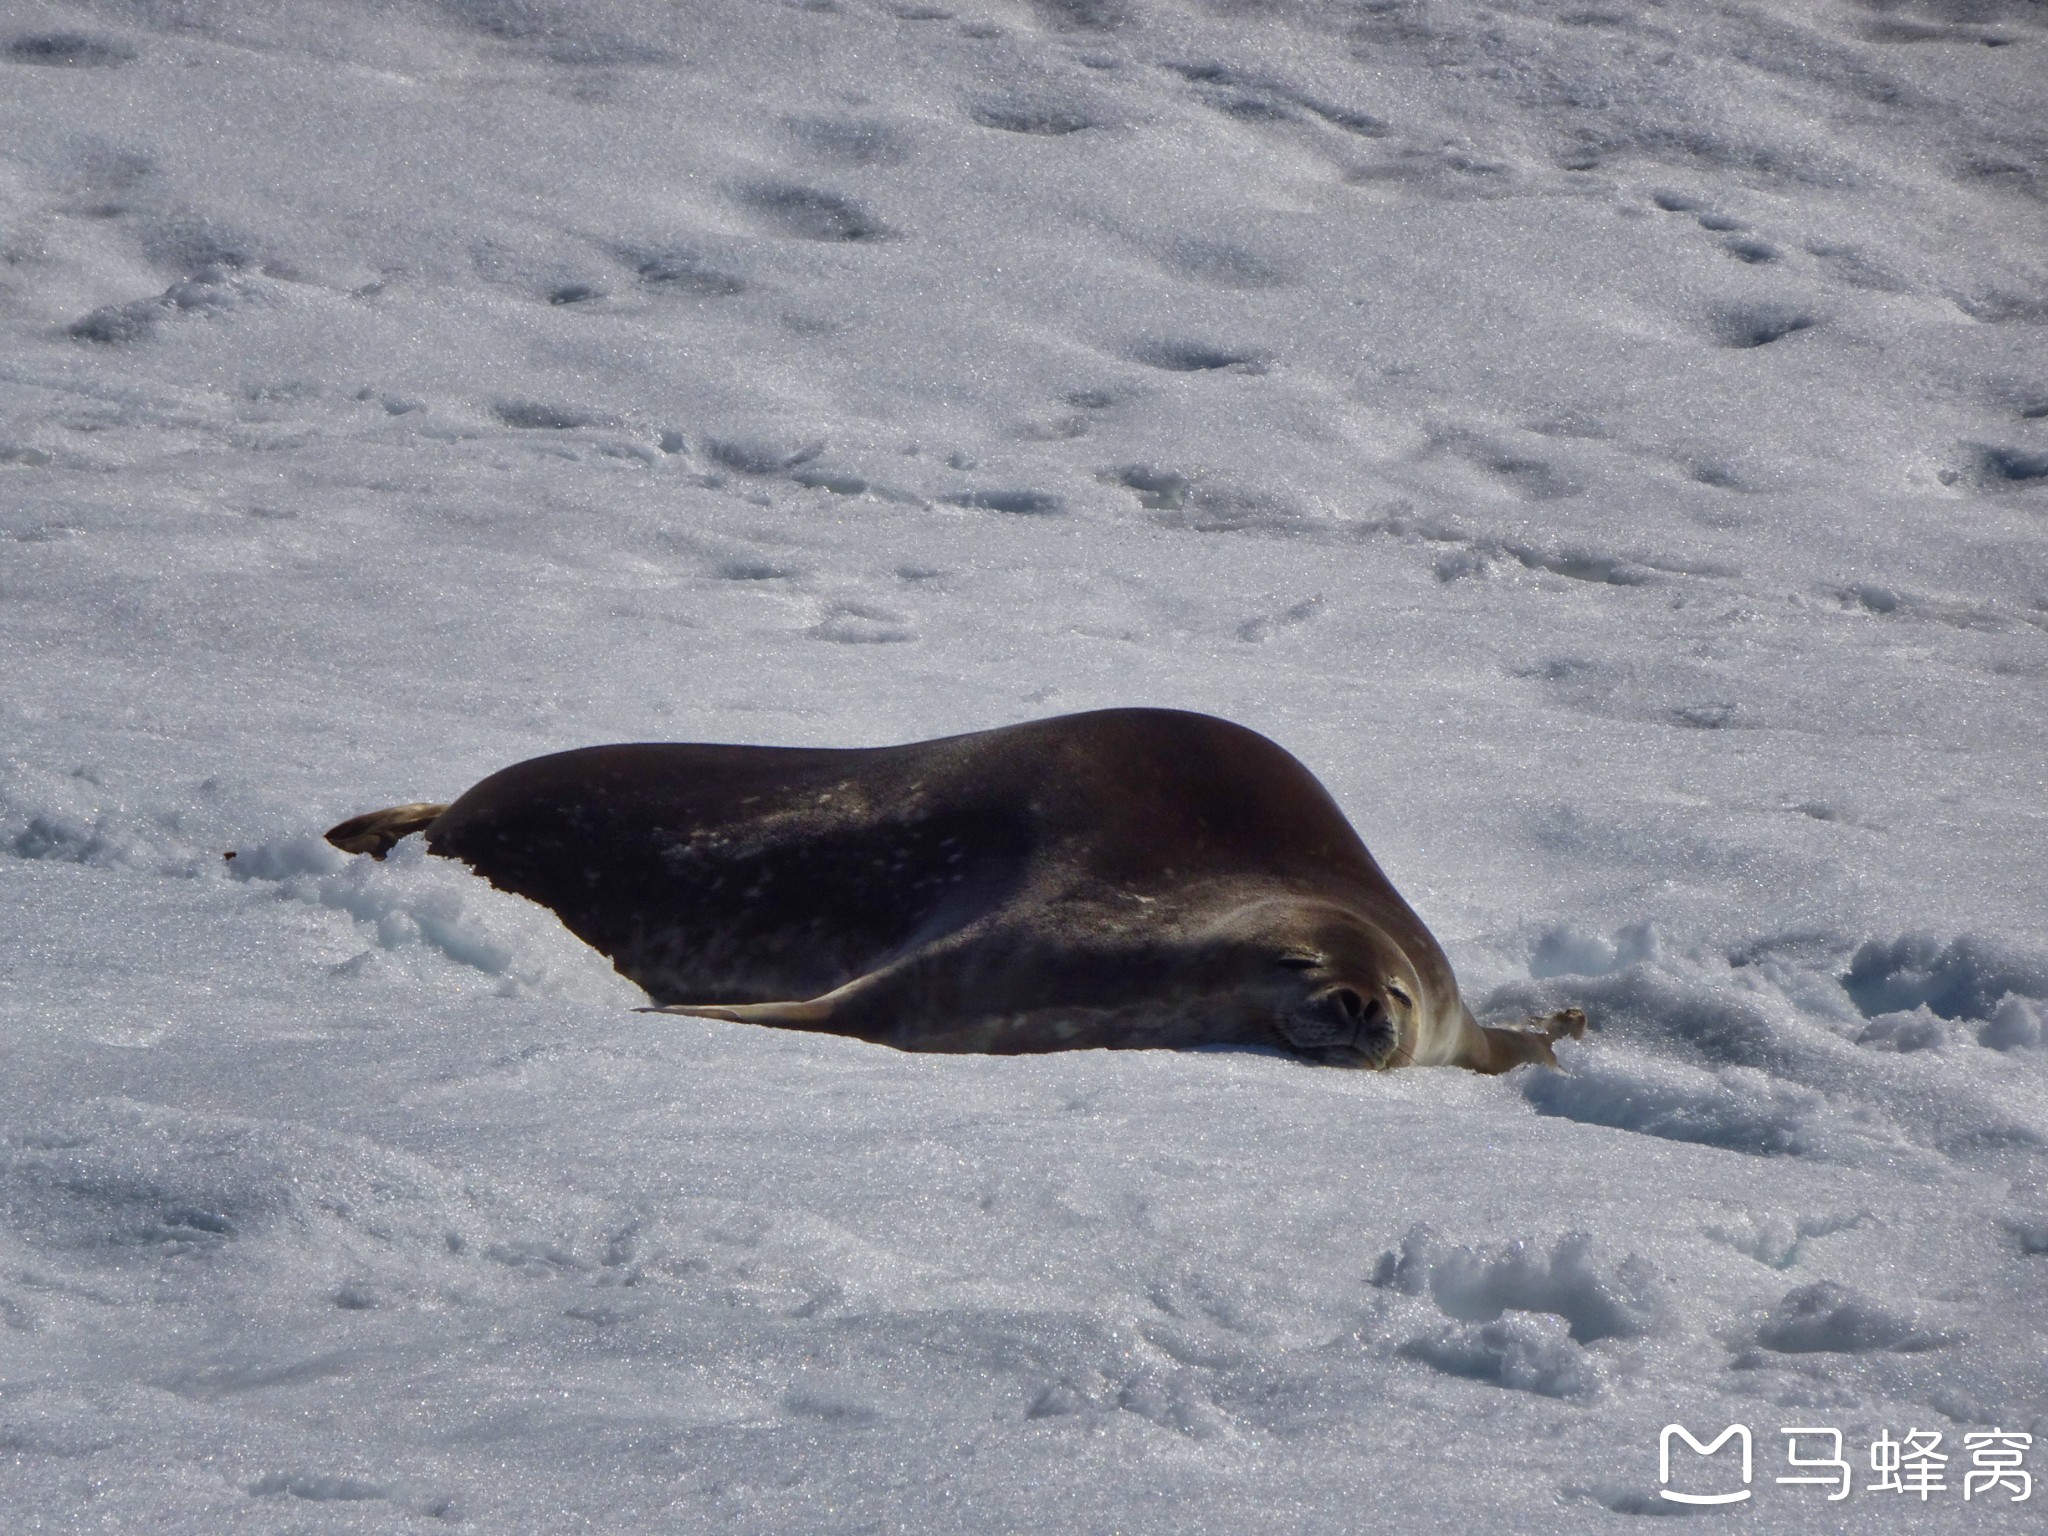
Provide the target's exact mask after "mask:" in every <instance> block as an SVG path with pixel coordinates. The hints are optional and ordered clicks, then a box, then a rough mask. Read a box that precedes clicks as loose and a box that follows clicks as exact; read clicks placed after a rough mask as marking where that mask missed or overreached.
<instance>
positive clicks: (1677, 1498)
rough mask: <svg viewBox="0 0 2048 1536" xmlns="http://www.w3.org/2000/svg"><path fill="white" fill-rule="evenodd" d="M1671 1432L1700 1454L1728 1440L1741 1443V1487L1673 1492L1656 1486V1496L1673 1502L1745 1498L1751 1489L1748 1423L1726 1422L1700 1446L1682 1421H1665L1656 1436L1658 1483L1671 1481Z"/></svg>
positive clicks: (1735, 1501) (1723, 1501) (1708, 1453)
mask: <svg viewBox="0 0 2048 1536" xmlns="http://www.w3.org/2000/svg"><path fill="white" fill-rule="evenodd" d="M1674 1435H1675V1436H1677V1437H1678V1438H1679V1439H1680V1440H1683V1441H1684V1442H1685V1443H1686V1444H1687V1445H1689V1446H1691V1447H1692V1448H1693V1449H1694V1450H1695V1451H1697V1452H1698V1453H1699V1454H1700V1455H1702V1456H1711V1455H1713V1454H1714V1452H1716V1451H1718V1450H1719V1449H1721V1447H1722V1446H1724V1445H1726V1444H1727V1443H1728V1442H1729V1441H1730V1440H1734V1441H1738V1442H1739V1443H1740V1444H1741V1446H1742V1486H1741V1487H1740V1488H1739V1489H1737V1490H1736V1491H1735V1492H1734V1493H1674V1492H1673V1491H1672V1490H1671V1489H1670V1488H1659V1489H1658V1490H1657V1497H1658V1498H1660V1499H1669V1500H1670V1501H1671V1502H1672V1503H1674V1504H1740V1503H1741V1502H1742V1501H1743V1500H1744V1499H1746V1498H1748V1497H1749V1495H1750V1493H1751V1489H1750V1486H1749V1473H1750V1454H1749V1426H1748V1425H1746V1424H1730V1425H1729V1426H1728V1427H1727V1428H1726V1429H1724V1430H1722V1431H1721V1433H1720V1434H1718V1435H1716V1436H1715V1437H1714V1438H1713V1439H1712V1440H1710V1441H1708V1442H1707V1443H1706V1444H1705V1445H1701V1444H1700V1443H1699V1441H1697V1440H1695V1439H1693V1437H1692V1431H1691V1430H1689V1429H1687V1428H1686V1427H1685V1426H1684V1425H1683V1424H1666V1425H1665V1426H1664V1432H1663V1433H1662V1434H1661V1435H1659V1436H1658V1437H1657V1481H1658V1482H1660V1483H1669V1482H1670V1481H1671V1439H1672V1437H1673V1436H1674Z"/></svg>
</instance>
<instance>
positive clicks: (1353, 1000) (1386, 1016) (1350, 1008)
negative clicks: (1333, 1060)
mask: <svg viewBox="0 0 2048 1536" xmlns="http://www.w3.org/2000/svg"><path fill="white" fill-rule="evenodd" d="M1331 1002H1332V1003H1333V1004H1334V1005H1335V1007H1336V1008H1337V1010H1338V1012H1339V1013H1341V1014H1342V1015H1343V1016H1344V1018H1345V1019H1347V1020H1348V1021H1349V1022H1350V1025H1351V1037H1350V1039H1349V1040H1348V1041H1347V1042H1346V1043H1347V1044H1348V1045H1349V1046H1350V1047H1351V1049H1353V1050H1354V1051H1356V1052H1358V1054H1359V1055H1361V1056H1363V1057H1364V1058H1365V1059H1366V1061H1367V1062H1368V1063H1370V1064H1371V1065H1373V1066H1375V1067H1384V1066H1387V1065H1389V1064H1390V1063H1391V1062H1392V1060H1393V1057H1394V1054H1395V1052H1396V1050H1397V1049H1398V1048H1399V1046H1400V1044H1401V1031H1400V1027H1399V1026H1398V1025H1397V1024H1395V1022H1394V1017H1393V1015H1392V1014H1390V1013H1389V1012H1388V1011H1387V1005H1386V1004H1385V1003H1384V1002H1382V1001H1381V1000H1380V999H1379V998H1377V997H1368V996H1365V995H1364V994H1362V993H1359V992H1356V991H1353V990H1352V989H1351V988H1350V987H1337V988H1335V989H1333V991H1332V993H1331Z"/></svg>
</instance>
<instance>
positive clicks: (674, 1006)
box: [639, 992, 839, 1034]
mask: <svg viewBox="0 0 2048 1536" xmlns="http://www.w3.org/2000/svg"><path fill="white" fill-rule="evenodd" d="M831 996H832V994H831V993H829V992H828V993H826V994H825V996H824V997H814V998H812V999H811V1000H810V1001H809V1002H805V1003H670V1004H668V1005H667V1006H666V1007H662V1008H642V1009H641V1010H639V1011H640V1012H642V1013H683V1014H688V1015H689V1016H690V1017H691V1018H693V1019H723V1020H725V1022H726V1023H728V1024H768V1025H772V1026H773V1027H775V1028H776V1029H814V1030H824V1031H826V1032H827V1033H835V1034H836V1033H839V1031H837V1030H835V1029H834V1028H833V1024H832V1003H831V1001H830V999H831Z"/></svg>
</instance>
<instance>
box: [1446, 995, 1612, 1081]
mask: <svg viewBox="0 0 2048 1536" xmlns="http://www.w3.org/2000/svg"><path fill="white" fill-rule="evenodd" d="M1479 1032H1480V1034H1481V1035H1483V1036H1485V1045H1484V1048H1483V1049H1484V1056H1483V1058H1482V1059H1480V1060H1476V1061H1475V1060H1469V1059H1468V1060H1461V1061H1460V1062H1459V1065H1460V1066H1466V1067H1470V1068H1472V1070H1473V1071H1475V1072H1485V1073H1489V1074H1492V1073H1499V1072H1506V1071H1508V1070H1510V1069H1511V1068H1514V1067H1519V1066H1521V1065H1523V1064H1524V1063H1525V1062H1531V1061H1533V1062H1537V1063H1539V1064H1541V1065H1543V1066H1546V1067H1554V1066H1556V1065H1557V1053H1556V1052H1555V1051H1553V1050H1552V1049H1551V1048H1550V1044H1551V1042H1552V1041H1553V1040H1563V1039H1565V1038H1567V1037H1569V1038H1571V1039H1573V1040H1579V1039H1583V1038H1584V1037H1585V1033H1586V1010H1585V1009H1583V1008H1560V1009H1558V1010H1557V1012H1555V1013H1552V1014H1546V1015H1545V1016H1544V1017H1542V1018H1540V1019H1530V1020H1528V1021H1527V1022H1526V1023H1525V1024H1521V1025H1516V1026H1513V1027H1511V1028H1505V1029H1504V1028H1501V1027H1500V1026H1498V1025H1494V1024H1482V1025H1481V1026H1480V1027H1479Z"/></svg>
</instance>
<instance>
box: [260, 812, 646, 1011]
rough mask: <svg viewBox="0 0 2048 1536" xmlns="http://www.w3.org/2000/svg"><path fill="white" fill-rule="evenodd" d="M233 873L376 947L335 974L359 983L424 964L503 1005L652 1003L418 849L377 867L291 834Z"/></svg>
mask: <svg viewBox="0 0 2048 1536" xmlns="http://www.w3.org/2000/svg"><path fill="white" fill-rule="evenodd" d="M228 868H229V870H230V872H231V873H232V874H233V876H234V877H235V878H237V879H241V880H247V881H250V882H251V883H254V884H257V885H259V886H264V887H268V888H269V889H270V890H271V891H272V893H273V894H274V895H275V896H276V897H277V898H278V899H280V900H285V901H296V902H301V903H304V904H305V905H307V906H314V907H324V908H327V909H329V910H331V911H335V912H339V913H342V914H344V915H346V916H347V917H349V918H350V919H352V920H353V922H354V924H355V926H356V931H357V933H358V934H359V935H360V936H361V937H362V938H363V939H365V940H367V941H368V942H369V943H370V945H371V946H372V947H371V948H369V949H366V950H364V951H362V952H361V953H360V954H359V955H357V956H356V957H355V958H354V959H352V960H348V961H344V962H343V963H342V964H341V965H340V966H339V967H336V968H335V974H337V975H341V976H348V975H357V974H361V973H362V972H364V971H367V970H369V969H371V968H373V966H374V965H375V963H376V962H377V960H378V959H379V957H398V958H400V959H411V960H419V959H425V960H427V961H428V962H429V963H430V964H439V963H453V964H455V965H458V966H462V967H466V968H468V969H470V970H473V971H479V972H481V973H482V974H483V975H485V976H487V977H489V978H491V979H492V980H493V981H495V982H496V983H497V988H498V990H499V992H501V993H502V994H503V995H505V996H507V997H513V996H519V995H523V994H537V995H540V996H544V997H555V998H561V999H563V1000H565V1001H570V1002H582V1003H594V1004H610V1005H612V1006H615V1007H633V1006H637V1005H639V1004H641V1003H644V1002H645V1000H646V999H645V995H644V994H643V993H642V992H641V991H640V989H639V988H638V987H635V986H634V985H633V984H632V983H631V982H628V981H627V980H626V979H625V978H624V977H622V976H620V975H619V974H618V973H617V972H616V971H614V970H613V969H612V968H611V965H610V963H609V962H608V961H606V960H605V959H604V957H603V956H601V955H599V954H598V953H597V952H596V951H595V950H593V949H591V948H589V947H588V946H587V945H585V944H584V943H582V941H580V940H579V939H577V938H576V937H575V936H574V935H572V934H571V933H570V932H569V931H568V930H567V929H566V928H564V927H563V926H562V924H561V920H560V919H558V918H557V917H556V916H555V915H554V914H553V913H552V912H549V911H548V910H547V909H545V908H544V907H540V906H537V905H535V904H534V903H533V902H530V901H527V900H525V899H524V898H523V897H518V896H512V895H508V894H507V893H505V892H502V891H496V890H493V889H491V887H490V886H488V885H486V884H485V883H484V882H483V881H481V880H479V879H477V877H476V876H474V875H472V874H471V873H470V872H469V871H468V870H467V869H465V868H463V867H462V866H461V865H459V864H456V863H453V862H451V861H449V860H445V859H437V858H434V857H433V856H432V855H430V854H428V853H427V852H426V850H425V848H424V847H423V846H421V845H420V843H419V841H418V840H417V839H410V840H408V841H406V842H402V843H400V844H399V845H398V846H397V847H396V848H395V849H393V850H392V853H391V855H390V857H389V858H387V859H384V860H382V861H381V862H380V861H378V860H375V859H371V858H369V857H367V856H364V855H354V856H351V855H347V854H343V853H341V852H339V851H338V850H336V849H335V848H333V847H332V846H331V845H329V844H328V843H327V842H326V841H325V840H324V839H323V838H321V837H319V836H318V835H316V834H313V833H307V832H294V833H287V834H285V835H283V836H281V837H276V838H272V839H269V840H267V841H265V842H262V843H259V844H257V845H256V846H254V847H252V848H249V849H246V850H242V851H240V852H238V854H237V856H236V858H235V859H234V861H233V862H232V863H231V864H230V865H229V866H228Z"/></svg>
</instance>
